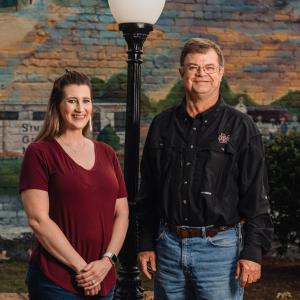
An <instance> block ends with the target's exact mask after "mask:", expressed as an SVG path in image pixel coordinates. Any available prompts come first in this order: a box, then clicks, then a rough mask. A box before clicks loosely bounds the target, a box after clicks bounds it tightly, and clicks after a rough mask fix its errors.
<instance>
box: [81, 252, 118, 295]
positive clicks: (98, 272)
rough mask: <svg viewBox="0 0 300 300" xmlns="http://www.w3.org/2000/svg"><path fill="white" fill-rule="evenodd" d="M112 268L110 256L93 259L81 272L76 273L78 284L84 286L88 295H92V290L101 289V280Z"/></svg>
mask: <svg viewBox="0 0 300 300" xmlns="http://www.w3.org/2000/svg"><path fill="white" fill-rule="evenodd" d="M111 268H112V264H111V262H110V260H109V258H108V257H103V258H102V259H100V260H95V261H92V262H90V263H89V264H87V265H86V266H85V267H84V268H83V269H82V270H81V272H80V274H78V275H76V282H77V285H78V286H79V287H82V288H84V290H85V294H86V295H88V296H91V295H92V294H90V293H91V292H95V290H97V289H99V290H98V292H99V291H100V289H101V282H102V281H103V280H104V278H105V277H106V275H107V273H108V272H109V270H110V269H111ZM98 292H97V293H98ZM93 295H95V294H93Z"/></svg>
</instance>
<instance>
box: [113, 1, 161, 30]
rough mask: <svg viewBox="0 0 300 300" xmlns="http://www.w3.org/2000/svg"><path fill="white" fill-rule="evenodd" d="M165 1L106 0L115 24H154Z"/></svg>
mask: <svg viewBox="0 0 300 300" xmlns="http://www.w3.org/2000/svg"><path fill="white" fill-rule="evenodd" d="M165 2H166V0H108V4H109V7H110V10H111V12H112V15H113V16H114V18H115V19H116V21H117V23H119V24H122V23H148V24H152V25H153V24H155V23H156V21H157V20H158V18H159V16H160V14H161V12H162V10H163V8H164V5H165Z"/></svg>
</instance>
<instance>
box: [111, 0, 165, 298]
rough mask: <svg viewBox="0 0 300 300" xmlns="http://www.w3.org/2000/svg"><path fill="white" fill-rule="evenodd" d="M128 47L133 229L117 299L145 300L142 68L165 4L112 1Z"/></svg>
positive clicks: (160, 1)
mask: <svg viewBox="0 0 300 300" xmlns="http://www.w3.org/2000/svg"><path fill="white" fill-rule="evenodd" d="M108 3H109V6H110V9H111V12H112V14H113V16H114V18H115V19H116V21H117V23H119V29H120V30H121V31H122V32H123V35H124V38H125V40H126V42H127V45H128V51H127V53H128V60H127V63H128V69H127V107H126V133H125V158H124V175H125V181H126V186H127V192H128V202H129V209H130V218H129V229H128V233H127V236H126V240H125V243H124V246H123V249H122V251H121V253H120V255H119V258H120V262H121V267H120V271H119V276H118V281H117V287H116V290H115V296H114V299H116V300H119V299H126V300H136V299H143V298H144V297H143V289H142V288H141V282H140V278H139V270H138V267H137V263H136V256H137V228H136V213H135V198H136V194H137V191H138V174H139V143H140V99H141V64H142V62H143V61H142V58H141V56H142V53H143V44H144V41H145V40H146V38H147V36H148V34H149V32H150V31H152V30H153V24H155V22H156V21H157V19H158V18H159V16H160V14H161V12H162V10H163V7H164V4H165V0H108Z"/></svg>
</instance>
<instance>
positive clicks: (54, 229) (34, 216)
mask: <svg viewBox="0 0 300 300" xmlns="http://www.w3.org/2000/svg"><path fill="white" fill-rule="evenodd" d="M21 198H22V202H23V206H24V209H25V212H26V214H27V217H28V223H29V226H30V227H31V228H32V230H33V231H34V233H35V235H36V237H37V239H38V240H39V242H40V243H41V244H42V246H43V247H44V248H45V249H46V250H47V251H48V252H49V253H50V254H51V255H53V256H54V257H55V258H57V259H58V260H59V261H61V262H62V263H64V264H65V265H67V266H68V267H70V268H71V269H73V270H74V271H75V272H76V273H79V272H80V271H81V270H82V269H83V268H84V267H85V266H86V262H85V260H84V259H83V258H82V257H81V256H80V255H79V254H78V252H76V250H75V249H74V248H73V247H72V245H71V244H70V243H69V241H68V240H67V238H66V236H65V235H64V233H63V232H62V231H61V229H60V228H59V227H58V226H57V224H56V223H55V222H53V221H52V220H51V219H50V217H49V197H48V192H46V191H43V190H37V189H29V190H25V191H23V192H22V193H21Z"/></svg>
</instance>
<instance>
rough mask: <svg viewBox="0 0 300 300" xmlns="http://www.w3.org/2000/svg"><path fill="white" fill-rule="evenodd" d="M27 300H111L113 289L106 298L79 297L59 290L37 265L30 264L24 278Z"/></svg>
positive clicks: (61, 289)
mask: <svg viewBox="0 0 300 300" xmlns="http://www.w3.org/2000/svg"><path fill="white" fill-rule="evenodd" d="M26 284H27V287H28V294H29V300H111V299H112V297H113V293H114V289H112V290H111V291H110V292H109V293H108V295H106V296H99V295H97V296H79V295H75V294H73V293H71V292H69V291H66V290H65V289H63V288H61V287H60V286H58V285H57V284H55V283H54V282H52V281H51V280H49V279H48V278H46V277H45V276H44V275H43V273H42V271H41V270H40V268H39V266H38V264H37V263H33V264H30V265H29V267H28V271H27V276H26Z"/></svg>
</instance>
